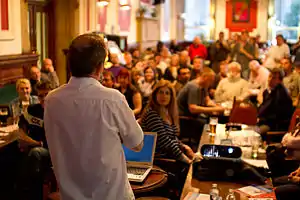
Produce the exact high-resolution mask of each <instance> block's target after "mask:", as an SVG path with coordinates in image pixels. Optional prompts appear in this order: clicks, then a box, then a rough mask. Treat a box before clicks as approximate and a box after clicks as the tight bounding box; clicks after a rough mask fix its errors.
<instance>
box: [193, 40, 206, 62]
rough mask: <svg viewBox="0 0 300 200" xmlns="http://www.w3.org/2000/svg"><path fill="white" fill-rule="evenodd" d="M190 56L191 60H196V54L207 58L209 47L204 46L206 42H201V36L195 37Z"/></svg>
mask: <svg viewBox="0 0 300 200" xmlns="http://www.w3.org/2000/svg"><path fill="white" fill-rule="evenodd" d="M189 56H190V58H191V60H194V57H196V56H199V57H200V58H203V59H206V57H207V49H206V47H205V46H204V44H202V43H201V39H200V38H199V37H195V38H194V40H193V44H191V45H190V47H189Z"/></svg>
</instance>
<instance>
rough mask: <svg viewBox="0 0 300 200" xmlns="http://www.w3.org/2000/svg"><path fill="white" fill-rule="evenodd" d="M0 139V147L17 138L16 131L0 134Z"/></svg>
mask: <svg viewBox="0 0 300 200" xmlns="http://www.w3.org/2000/svg"><path fill="white" fill-rule="evenodd" d="M0 140H2V141H4V142H2V143H0V149H2V148H3V147H6V146H7V145H9V144H11V143H13V142H14V141H16V140H18V134H17V132H12V133H9V134H8V135H7V136H0Z"/></svg>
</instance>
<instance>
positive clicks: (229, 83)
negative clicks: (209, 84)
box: [215, 62, 249, 103]
mask: <svg viewBox="0 0 300 200" xmlns="http://www.w3.org/2000/svg"><path fill="white" fill-rule="evenodd" d="M241 70H242V68H241V65H240V64H239V63H237V62H232V63H230V64H229V65H228V73H227V78H224V79H222V80H221V81H220V83H219V85H218V87H217V89H216V92H215V100H216V102H219V103H221V102H226V101H233V99H234V97H236V98H237V99H239V100H243V99H244V98H245V97H246V96H247V94H248V87H249V86H248V82H247V81H246V80H245V79H243V78H241Z"/></svg>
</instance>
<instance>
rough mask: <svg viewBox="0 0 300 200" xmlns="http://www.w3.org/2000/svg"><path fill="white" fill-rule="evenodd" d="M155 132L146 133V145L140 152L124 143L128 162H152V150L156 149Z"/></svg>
mask: <svg viewBox="0 0 300 200" xmlns="http://www.w3.org/2000/svg"><path fill="white" fill-rule="evenodd" d="M154 142H155V135H154V134H145V135H144V146H143V149H142V150H141V151H140V152H135V151H132V150H130V149H128V148H127V147H125V146H124V145H123V149H124V154H125V158H126V161H127V162H152V152H153V151H154V147H155V145H154Z"/></svg>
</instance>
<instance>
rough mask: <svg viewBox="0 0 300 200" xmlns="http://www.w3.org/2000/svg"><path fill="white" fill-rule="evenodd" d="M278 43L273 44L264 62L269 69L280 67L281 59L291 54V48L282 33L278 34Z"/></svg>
mask: <svg viewBox="0 0 300 200" xmlns="http://www.w3.org/2000/svg"><path fill="white" fill-rule="evenodd" d="M276 41H277V45H276V46H272V47H271V48H270V49H269V51H268V53H267V57H266V60H265V63H264V66H265V67H266V68H268V69H273V68H277V67H280V60H281V59H283V58H285V57H289V56H290V48H289V46H288V45H287V44H286V43H285V42H284V38H283V36H282V35H277V36H276Z"/></svg>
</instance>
